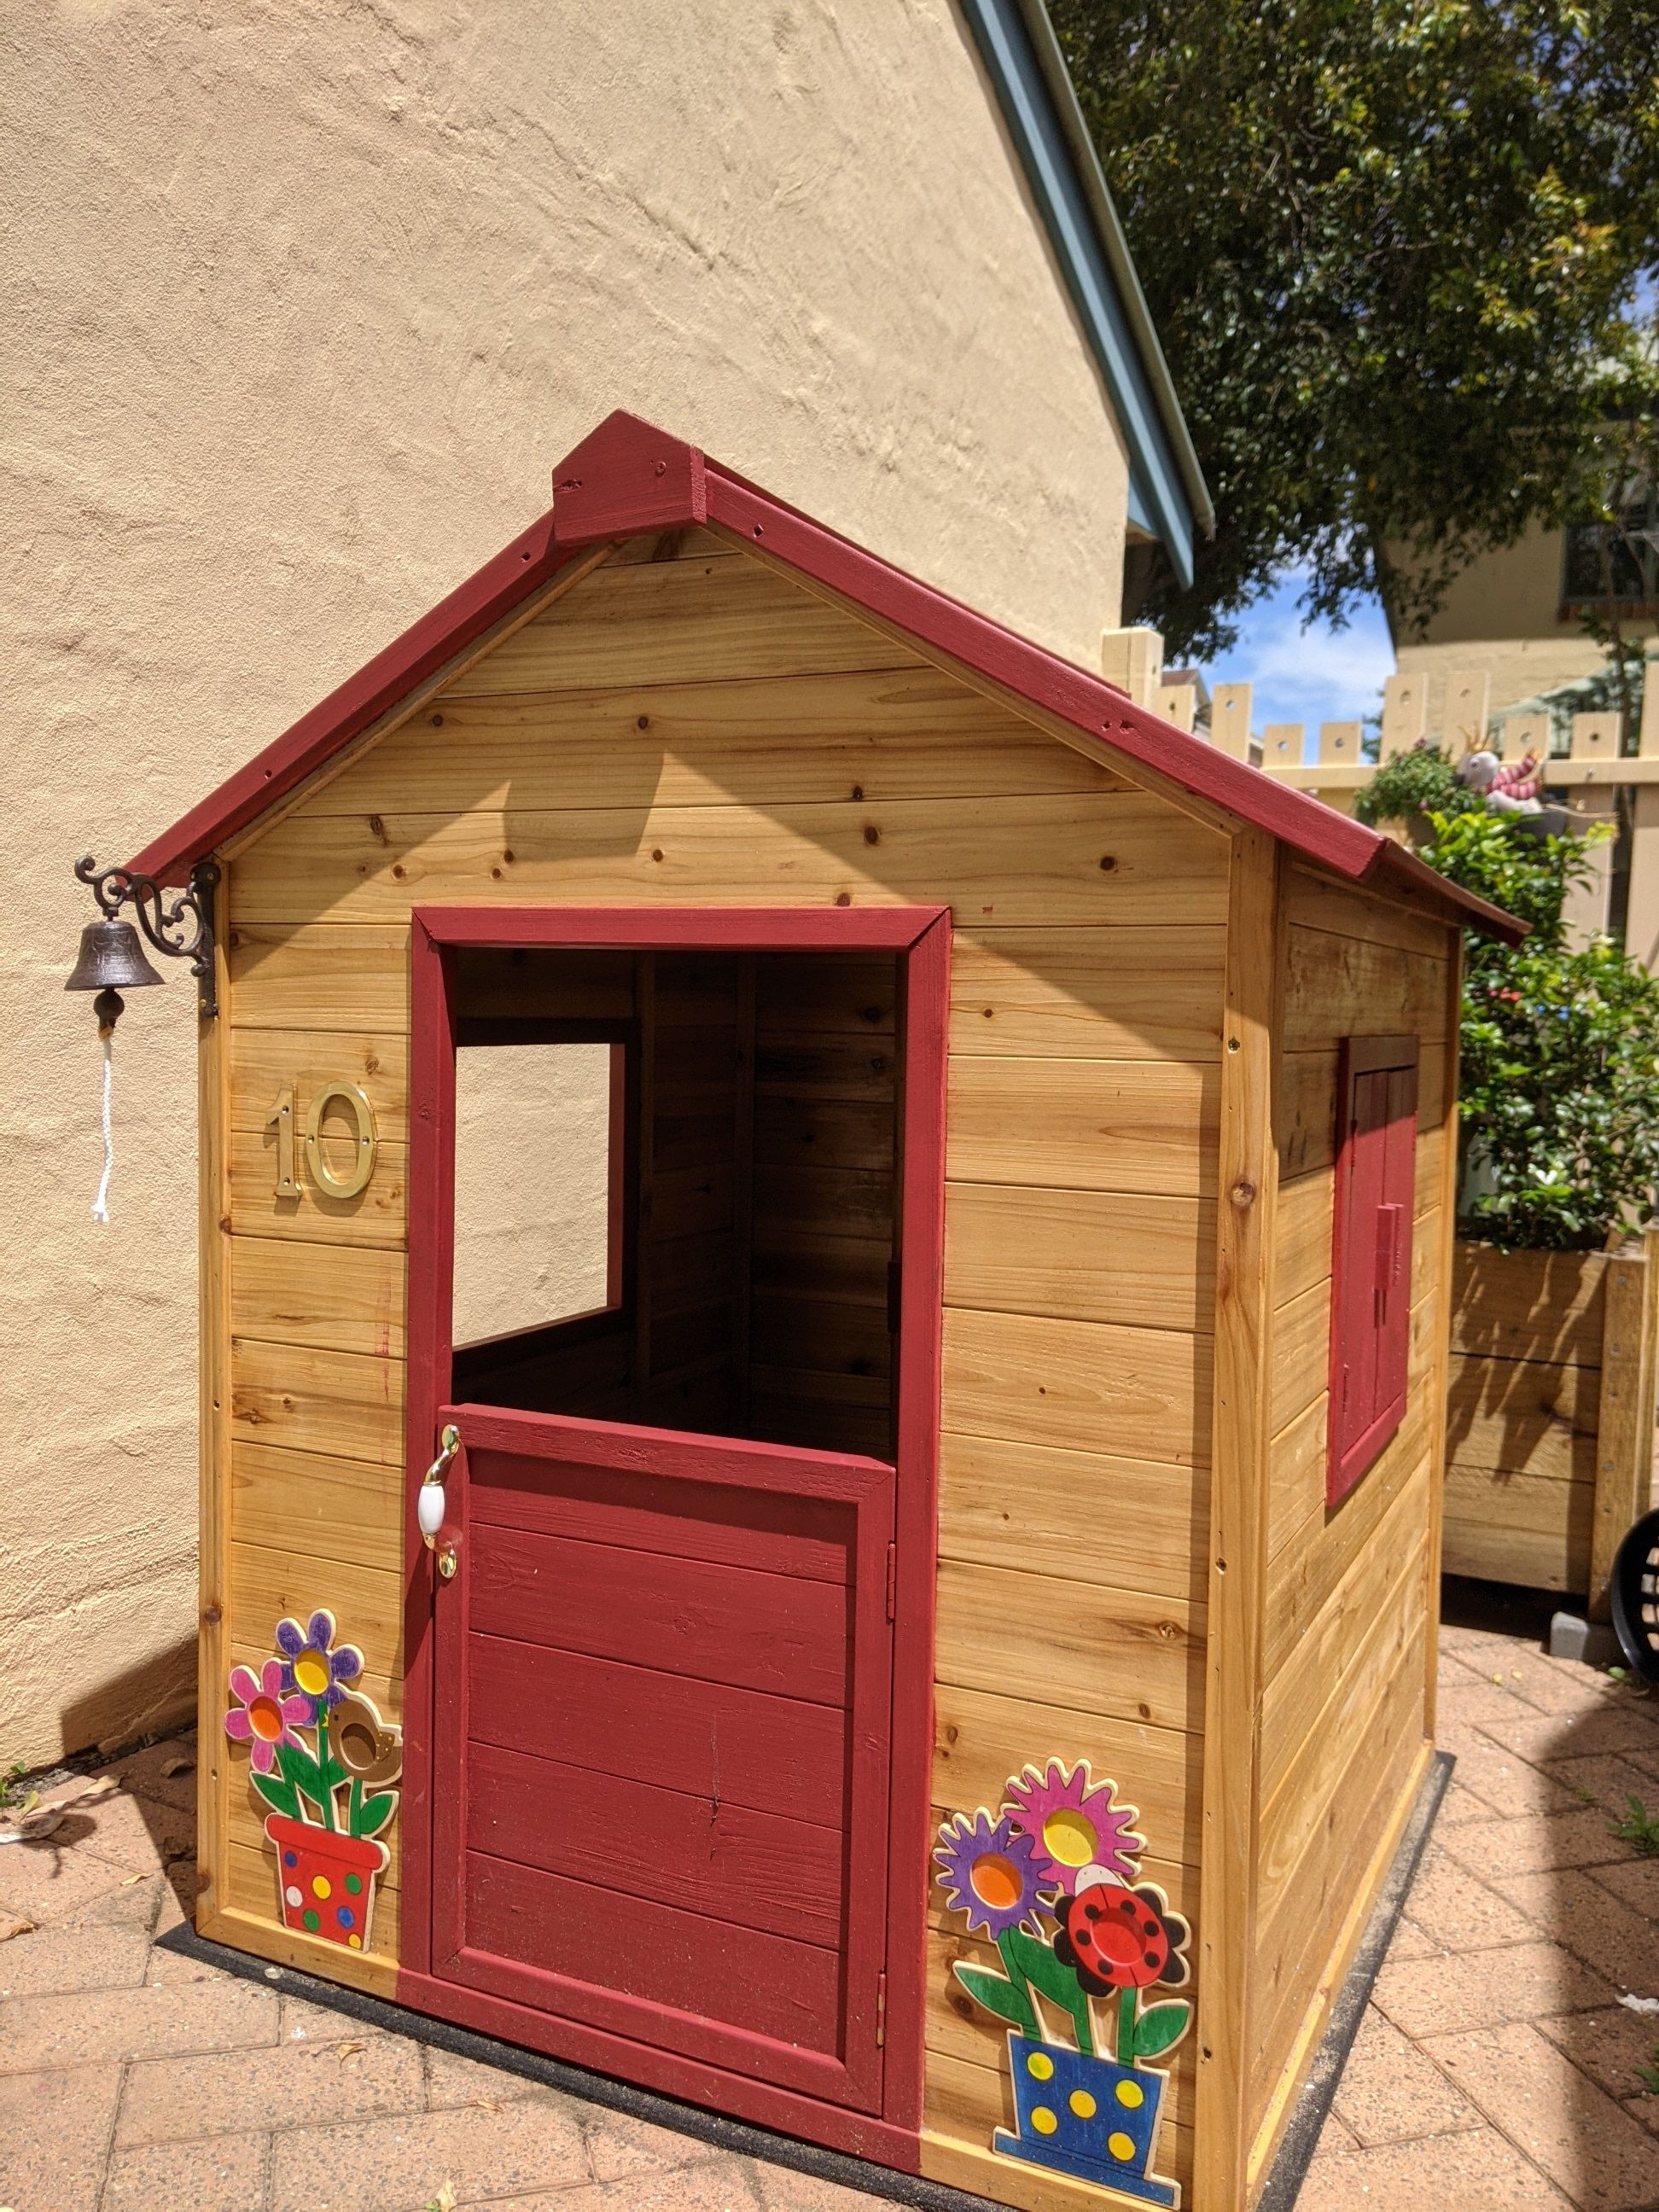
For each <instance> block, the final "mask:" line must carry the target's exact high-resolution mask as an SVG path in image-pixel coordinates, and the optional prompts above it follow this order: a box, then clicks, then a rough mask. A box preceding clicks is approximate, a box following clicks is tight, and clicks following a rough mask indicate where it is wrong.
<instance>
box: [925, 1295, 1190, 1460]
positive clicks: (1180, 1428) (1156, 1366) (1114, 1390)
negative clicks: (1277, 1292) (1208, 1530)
mask: <svg viewBox="0 0 1659 2212" xmlns="http://www.w3.org/2000/svg"><path fill="white" fill-rule="evenodd" d="M944 1408H945V1410H944V1423H945V1427H946V1428H947V1429H951V1430H955V1431H959V1432H961V1433H963V1434H964V1435H968V1436H977V1437H1002V1438H1004V1439H1005V1440H1006V1442H1008V1443H1032V1444H1054V1445H1060V1446H1062V1447H1069V1446H1072V1445H1074V1444H1075V1443H1076V1441H1077V1439H1078V1438H1079V1437H1089V1438H1090V1439H1091V1442H1092V1443H1095V1444H1096V1445H1097V1447H1098V1448H1099V1449H1100V1450H1102V1451H1103V1452H1105V1453H1108V1454H1109V1455H1112V1456H1114V1457H1121V1458H1141V1459H1158V1460H1168V1461H1173V1462H1176V1463H1177V1464H1178V1465H1182V1466H1188V1467H1190V1466H1194V1465H1199V1464H1201V1463H1205V1462H1207V1461H1208V1459H1209V1452H1210V1340H1209V1339H1208V1338H1207V1337H1204V1338H1197V1337H1190V1336H1182V1335H1177V1334H1176V1333H1175V1332H1174V1331H1172V1330H1164V1329H1137V1328H1114V1327H1112V1326H1110V1325H1109V1324H1108V1323H1106V1322H1066V1321H1048V1320H1040V1319H1037V1318H1035V1317H1033V1316H1029V1315H1024V1314H981V1313H974V1312H970V1311H964V1310H961V1309H959V1308H956V1307H951V1308H947V1310H946V1311H945V1401H944Z"/></svg>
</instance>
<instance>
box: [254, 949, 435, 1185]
mask: <svg viewBox="0 0 1659 2212" xmlns="http://www.w3.org/2000/svg"><path fill="white" fill-rule="evenodd" d="M343 934H349V933H343ZM331 1083H353V1084H356V1085H357V1087H358V1088H359V1089H360V1090H361V1091H362V1093H363V1095H364V1096H365V1097H367V1099H368V1103H369V1104H370V1105H371V1106H372V1107H373V1108H374V1124H375V1132H376V1133H377V1135H378V1136H379V1137H380V1139H381V1140H382V1142H384V1143H390V1144H396V1145H403V1144H406V1143H407V1142H408V1140H409V1040H408V1036H407V1035H406V1034H404V1035H401V1036H390V1035H386V1034H377V1035H374V1036H359V1035H355V1034H352V1033H349V1032H348V1031H346V1030H327V1029H324V1030H277V1029H269V1030H264V1029H241V1028H238V1027H235V1026H234V1025H233V1027H232V1029H231V1032H230V1125H231V1127H232V1128H233V1129H238V1130H240V1131H242V1132H243V1133H245V1134H255V1135H257V1134H258V1133H262V1132H263V1131H264V1127H265V1124H266V1123H267V1121H269V1120H270V1115H271V1113H272V1110H273V1109H274V1108H275V1106H276V1100H277V1095H278V1093H279V1092H281V1091H283V1090H285V1089H287V1088H288V1087H289V1085H292V1087H293V1090H294V1093H295V1116H296V1118H297V1120H298V1121H299V1125H300V1126H299V1129H298V1131H297V1133H296V1138H295V1158H296V1161H297V1163H298V1171H299V1172H300V1173H301V1174H303V1172H304V1170H305V1118H306V1115H307V1113H308V1112H309V1110H310V1107H311V1102H312V1100H313V1098H314V1097H316V1095H317V1093H318V1092H319V1091H321V1090H323V1089H325V1087H326V1086H327V1085H329V1084H331ZM329 1126H330V1127H332V1121H331V1122H330V1124H329ZM346 1126H347V1124H346V1123H345V1121H344V1119H343V1116H342V1119H341V1127H342V1128H344V1127H346ZM270 1141H271V1144H272V1157H273V1158H274V1157H275V1139H271V1140H270ZM331 1164H334V1165H335V1166H336V1171H337V1172H343V1169H344V1159H343V1158H342V1159H341V1160H340V1161H339V1162H337V1163H331Z"/></svg>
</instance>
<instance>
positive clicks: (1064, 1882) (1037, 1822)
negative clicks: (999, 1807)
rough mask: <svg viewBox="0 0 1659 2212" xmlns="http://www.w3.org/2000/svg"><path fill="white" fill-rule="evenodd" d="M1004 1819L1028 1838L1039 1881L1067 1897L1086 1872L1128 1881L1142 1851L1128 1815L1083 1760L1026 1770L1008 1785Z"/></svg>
mask: <svg viewBox="0 0 1659 2212" xmlns="http://www.w3.org/2000/svg"><path fill="white" fill-rule="evenodd" d="M1008 1815H1009V1818H1010V1819H1011V1820H1012V1822H1013V1825H1014V1826H1015V1828H1016V1829H1017V1830H1018V1832H1019V1833H1020V1834H1021V1835H1023V1836H1028V1837H1029V1838H1030V1841H1031V1844H1032V1847H1033V1849H1034V1850H1035V1851H1036V1864H1037V1873H1038V1875H1039V1877H1040V1879H1041V1880H1042V1881H1043V1883H1044V1884H1045V1885H1052V1886H1057V1887H1059V1888H1060V1889H1062V1890H1064V1891H1065V1893H1066V1895H1067V1896H1068V1897H1069V1896H1071V1895H1073V1893H1075V1891H1076V1889H1077V1886H1078V1876H1079V1875H1080V1874H1081V1873H1082V1872H1083V1871H1084V1869H1085V1868H1087V1867H1100V1868H1102V1869H1104V1871H1105V1872H1106V1873H1107V1874H1109V1875H1113V1876H1114V1877H1115V1878H1116V1879H1117V1880H1119V1881H1132V1880H1133V1877H1134V1873H1135V1858H1136V1855H1137V1854H1138V1853H1139V1852H1140V1851H1142V1850H1145V1849H1146V1845H1145V1844H1144V1842H1143V1841H1142V1839H1141V1838H1140V1837H1139V1836H1138V1835H1137V1834H1136V1833H1135V1832H1134V1821H1135V1816H1134V1814H1133V1811H1132V1810H1131V1809H1130V1808H1128V1807H1127V1806H1122V1807H1120V1806H1119V1805H1118V1804H1117V1802H1115V1799H1114V1797H1113V1796H1112V1785H1111V1784H1110V1783H1109V1782H1101V1783H1097V1782H1095V1781H1094V1780H1093V1779H1092V1778H1091V1775H1090V1772H1089V1767H1088V1762H1087V1761H1086V1760H1082V1759H1080V1760H1079V1762H1078V1764H1077V1765H1075V1766H1073V1768H1071V1769H1070V1770H1069V1771H1067V1769H1066V1767H1064V1766H1063V1765H1061V1764H1060V1760H1059V1759H1050V1760H1049V1762H1048V1767H1047V1769H1046V1771H1039V1770H1038V1769H1037V1768H1036V1767H1035V1766H1028V1767H1027V1768H1026V1769H1025V1771H1024V1773H1023V1774H1022V1775H1021V1776H1020V1778H1019V1779H1018V1781H1017V1782H1011V1783H1010V1784H1008Z"/></svg>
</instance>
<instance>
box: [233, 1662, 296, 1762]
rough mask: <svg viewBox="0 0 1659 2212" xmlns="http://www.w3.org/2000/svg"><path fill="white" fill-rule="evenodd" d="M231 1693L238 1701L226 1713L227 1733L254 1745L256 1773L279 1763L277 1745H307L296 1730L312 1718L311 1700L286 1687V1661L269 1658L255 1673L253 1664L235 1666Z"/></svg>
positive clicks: (235, 1740) (240, 1740)
mask: <svg viewBox="0 0 1659 2212" xmlns="http://www.w3.org/2000/svg"><path fill="white" fill-rule="evenodd" d="M230 1693H231V1695H232V1697H234V1698H235V1699H238V1700H239V1703H238V1704H236V1705H233V1706H232V1707H231V1709H230V1711H228V1713H227V1714H226V1715H225V1734H226V1735H228V1737H229V1738H230V1739H231V1741H232V1742H233V1743H246V1744H250V1745H251V1746H252V1752H251V1753H250V1756H251V1757H252V1762H253V1771H254V1772H255V1773H256V1774H269V1773H270V1770H271V1768H272V1767H273V1766H274V1765H276V1747H277V1745H278V1744H280V1743H287V1744H292V1745H293V1746H294V1747H295V1750H296V1751H300V1750H303V1749H304V1748H305V1747H304V1746H303V1745H302V1744H301V1742H300V1741H299V1738H298V1737H297V1736H295V1734H294V1730H295V1728H296V1727H297V1728H304V1727H306V1726H307V1724H308V1723H309V1722H310V1719H311V1700H310V1699H309V1698H307V1697H304V1696H301V1695H299V1694H297V1693H296V1692H293V1691H291V1690H289V1691H285V1690H284V1689H283V1662H282V1661H281V1660H280V1659H267V1660H266V1662H265V1663H264V1666H263V1667H262V1668H260V1670H259V1672H258V1674H255V1673H254V1671H253V1669H252V1668H251V1667H233V1668H231V1670H230Z"/></svg>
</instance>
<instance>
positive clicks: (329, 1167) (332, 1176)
mask: <svg viewBox="0 0 1659 2212" xmlns="http://www.w3.org/2000/svg"><path fill="white" fill-rule="evenodd" d="M333 1105H340V1106H343V1108H344V1109H345V1110H346V1112H347V1114H348V1115H349V1116H350V1118H351V1120H352V1121H353V1123H354V1124H355V1126H356V1136H357V1141H356V1157H355V1158H353V1160H352V1162H351V1164H350V1165H349V1168H348V1169H347V1170H346V1171H345V1173H344V1174H343V1175H342V1174H341V1173H340V1172H339V1170H337V1168H336V1167H335V1166H334V1165H333V1164H332V1162H331V1160H330V1159H329V1158H328V1155H327V1154H326V1153H325V1152H324V1150H323V1116H324V1115H325V1114H326V1113H327V1111H328V1109H329V1108H330V1107H331V1106H333ZM265 1127H266V1128H267V1129H274V1130H275V1131H276V1195H277V1197H278V1198H298V1197H299V1195H300V1179H299V1177H298V1176H296V1175H295V1172H294V1165H295V1161H294V1147H295V1137H294V1130H295V1105H294V1085H292V1084H291V1083H290V1084H288V1085H284V1087H283V1090H282V1091H281V1092H280V1093H279V1094H278V1097H277V1100H276V1104H275V1105H274V1106H273V1107H272V1108H271V1109H270V1117H269V1119H268V1120H267V1121H266V1122H265ZM379 1147H380V1132H379V1131H378V1130H377V1129H376V1127H375V1126H374V1108H373V1107H372V1106H371V1105H370V1104H369V1103H368V1097H366V1096H365V1094H364V1093H363V1092H362V1091H360V1090H359V1089H358V1087H357V1085H356V1084H355V1083H343V1082H337V1083H325V1084H324V1085H323V1087H322V1089H321V1090H320V1091H318V1092H317V1093H316V1095H315V1096H314V1097H313V1099H312V1102H311V1106H310V1109H309V1111H308V1112H307V1115H306V1165H307V1167H308V1168H309V1169H310V1170H311V1175H312V1180H313V1182H315V1183H316V1185H317V1188H319V1190H320V1191H321V1192H322V1193H323V1194H324V1195H325V1197H327V1198H356V1195H357V1194H358V1193H359V1191H361V1190H362V1189H363V1188H365V1187H366V1186H367V1184H368V1179H369V1177H370V1176H372V1175H373V1174H374V1155H375V1152H377V1150H378V1149H379Z"/></svg>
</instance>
